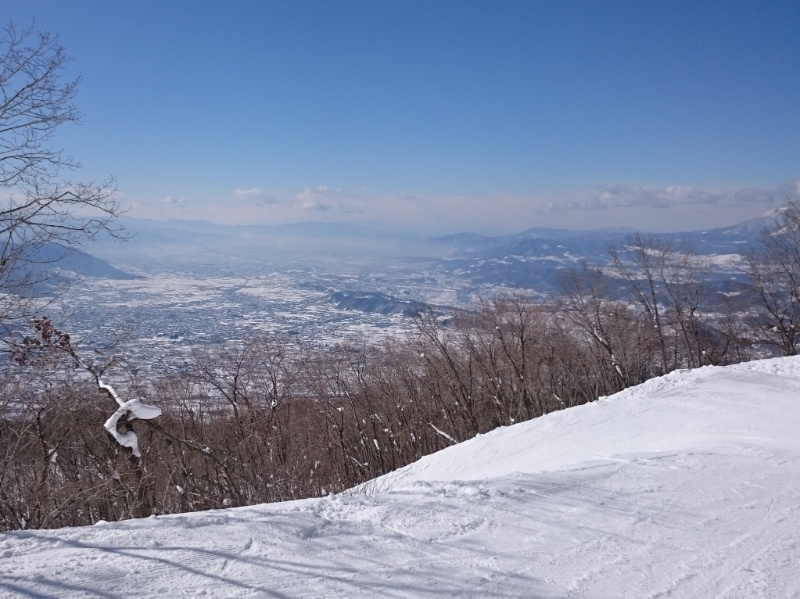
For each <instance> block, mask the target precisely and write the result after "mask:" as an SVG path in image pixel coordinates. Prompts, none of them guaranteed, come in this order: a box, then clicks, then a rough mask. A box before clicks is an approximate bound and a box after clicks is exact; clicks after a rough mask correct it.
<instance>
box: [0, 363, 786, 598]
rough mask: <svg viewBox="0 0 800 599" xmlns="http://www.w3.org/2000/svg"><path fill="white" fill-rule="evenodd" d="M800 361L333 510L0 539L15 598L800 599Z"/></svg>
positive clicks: (604, 409)
mask: <svg viewBox="0 0 800 599" xmlns="http://www.w3.org/2000/svg"><path fill="white" fill-rule="evenodd" d="M798 563H800V358H783V359H777V360H768V361H762V362H752V363H748V364H741V365H737V366H731V367H726V368H712V367H708V368H702V369H698V370H695V371H692V372H685V371H684V372H676V373H673V374H670V375H668V376H666V377H663V378H660V379H654V380H651V381H649V382H648V383H646V384H644V385H641V386H640V387H636V388H632V389H629V390H627V391H625V392H623V393H620V394H618V395H615V396H613V397H610V398H606V399H603V400H601V401H599V402H596V403H593V404H588V405H585V406H581V407H577V408H571V409H568V410H564V411H562V412H558V413H554V414H550V415H548V416H545V417H543V418H540V419H538V420H535V421H531V422H526V423H522V424H518V425H515V426H512V427H507V428H504V429H500V430H497V431H494V432H492V433H490V434H487V435H483V436H481V437H478V438H475V439H473V440H471V441H468V442H466V443H462V444H460V445H456V446H452V447H450V448H448V449H446V450H444V451H441V452H439V453H438V454H435V455H432V456H428V457H427V458H424V459H423V460H421V461H419V462H418V463H416V464H412V465H411V466H409V467H407V468H405V469H403V470H401V471H398V472H395V473H392V474H390V475H388V476H385V477H383V478H381V479H377V480H376V481H373V482H372V483H369V484H367V485H365V486H364V487H363V488H361V489H359V490H358V491H352V492H350V493H345V494H342V495H338V496H333V497H328V498H323V499H313V500H304V501H294V502H287V503H282V504H272V505H260V506H254V507H248V508H235V509H226V510H216V511H211V512H204V513H196V514H186V515H176V516H167V517H151V518H148V519H144V520H131V521H126V522H120V523H99V524H97V525H95V526H92V527H85V528H72V529H61V530H56V531H28V532H15V533H6V534H2V535H0V595H2V596H9V597H17V596H18V597H62V598H71V597H103V598H121V597H134V596H135V597H145V598H148V597H152V598H156V597H157V598H159V599H161V598H163V597H170V598H172V597H220V598H222V597H280V598H287V597H473V598H478V597H481V598H483V597H546V598H563V597H587V598H589V597H591V598H598V599H599V598H612V597H613V598H617V597H630V598H635V599H641V598H645V597H647V598H655V597H667V596H668V597H679V598H681V597H682V598H699V597H702V598H710V597H720V598H722V597H731V598H732V597H742V598H745V597H747V598H750V597H775V598H778V597H780V598H784V597H800V567H798Z"/></svg>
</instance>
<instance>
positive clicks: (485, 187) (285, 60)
mask: <svg viewBox="0 0 800 599" xmlns="http://www.w3.org/2000/svg"><path fill="white" fill-rule="evenodd" d="M0 6H2V12H0V15H4V20H6V21H8V20H13V21H15V22H16V23H17V24H18V25H19V26H22V25H27V24H29V23H30V22H31V21H32V19H33V18H36V20H37V23H38V26H39V28H41V29H46V30H50V31H53V32H56V33H58V34H59V35H60V37H61V40H62V42H63V44H64V45H65V47H66V48H67V50H68V52H69V53H70V54H71V56H72V57H73V59H74V60H73V61H72V63H71V65H70V69H71V70H72V71H74V72H76V73H77V72H80V73H81V74H82V76H83V83H82V85H81V89H80V92H79V95H78V105H79V107H80V109H81V111H82V112H83V113H84V115H85V116H84V118H83V123H82V124H81V125H80V126H69V127H65V128H64V129H63V130H62V131H61V132H60V133H59V135H58V139H57V142H58V143H59V144H61V145H63V146H64V147H65V148H66V149H67V151H68V152H69V153H70V154H72V155H73V156H74V157H75V158H76V159H78V160H79V161H80V162H81V163H82V164H83V169H82V170H81V171H80V172H79V173H78V175H76V176H77V177H78V178H80V179H84V180H85V179H102V178H104V177H105V176H107V175H114V176H116V178H117V180H118V185H119V189H120V192H121V194H122V195H123V197H124V200H125V201H126V202H127V203H129V204H130V206H131V211H130V215H131V216H142V217H155V218H168V217H177V218H205V219H209V220H213V221H217V222H248V223H254V222H258V223H265V224H276V223H284V222H294V221H305V220H331V221H346V222H356V223H362V224H369V225H377V226H400V227H406V228H408V227H414V228H420V229H425V230H431V231H433V230H440V231H458V230H466V229H472V230H479V231H482V232H501V231H514V230H521V229H524V228H527V227H531V226H565V227H571V228H583V227H592V228H594V227H600V226H612V227H613V226H635V227H640V228H643V229H647V230H670V229H673V230H675V229H686V228H704V227H709V226H715V225H725V224H732V223H734V222H738V221H740V220H744V219H747V218H751V217H754V216H757V215H758V214H760V213H761V212H763V211H764V210H767V209H769V208H771V207H774V206H776V205H778V204H780V203H781V202H782V201H783V200H785V199H786V198H787V197H794V196H795V195H797V194H798V192H799V191H800V190H799V189H798V184H797V181H798V180H799V179H800V36H798V32H799V31H800V3H798V2H795V1H791V2H790V1H785V2H769V1H761V2H756V1H753V2H738V1H736V0H729V1H725V2H711V1H709V2H698V1H696V0H695V1H691V2H680V1H674V0H670V1H663V2H649V1H630V2H628V1H599V0H598V1H596V2H578V1H570V0H560V1H552V2H549V1H535V0H530V1H526V2H514V1H492V2H489V1H487V2H469V1H459V2H445V1H443V0H428V1H425V2H414V1H405V0H404V1H402V2H400V1H398V2H389V1H377V0H375V1H370V2H349V1H336V2H332V1H319V2H305V1H293V2H267V1H251V0H237V1H228V2H222V1H219V2H203V1H172V2H166V1H163V0H162V1H160V2H154V1H149V0H141V1H137V2H107V1H82V0H75V1H72V2H63V1H56V0H53V1H41V0H26V1H25V2H7V1H3V2H2V4H0Z"/></svg>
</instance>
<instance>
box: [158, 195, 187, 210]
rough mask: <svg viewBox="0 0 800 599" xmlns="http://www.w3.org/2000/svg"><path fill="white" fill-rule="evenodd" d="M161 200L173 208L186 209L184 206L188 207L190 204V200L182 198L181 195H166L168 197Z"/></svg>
mask: <svg viewBox="0 0 800 599" xmlns="http://www.w3.org/2000/svg"><path fill="white" fill-rule="evenodd" d="M161 202H162V203H163V204H166V205H167V206H170V207H172V208H180V209H184V208H186V207H187V206H188V202H187V201H186V200H185V199H184V198H182V197H180V196H171V195H169V196H166V197H164V198H162V199H161Z"/></svg>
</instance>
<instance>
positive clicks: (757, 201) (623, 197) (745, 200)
mask: <svg viewBox="0 0 800 599" xmlns="http://www.w3.org/2000/svg"><path fill="white" fill-rule="evenodd" d="M797 197H800V181H790V182H787V183H784V184H782V185H779V186H778V187H775V188H772V189H759V188H743V189H733V190H722V191H720V190H709V189H704V188H700V187H692V186H682V185H670V186H667V187H662V188H655V187H643V186H638V185H625V184H620V185H609V186H603V187H600V188H598V190H597V192H596V193H595V194H593V195H591V196H590V197H589V198H587V199H586V200H573V201H567V202H558V203H548V204H546V205H545V206H544V207H543V212H545V213H558V212H571V211H582V210H608V209H616V208H646V209H657V210H658V209H671V208H686V207H691V206H697V207H702V206H707V207H708V206H710V207H715V206H716V207H719V208H725V207H743V206H753V207H754V208H757V207H759V206H761V207H764V208H765V209H766V208H768V207H772V206H775V205H779V204H781V203H783V202H785V201H786V200H787V199H788V198H797Z"/></svg>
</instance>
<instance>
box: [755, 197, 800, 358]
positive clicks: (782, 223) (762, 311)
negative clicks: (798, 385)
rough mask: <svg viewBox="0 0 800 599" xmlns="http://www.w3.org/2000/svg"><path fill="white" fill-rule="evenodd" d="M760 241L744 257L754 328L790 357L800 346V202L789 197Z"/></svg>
mask: <svg viewBox="0 0 800 599" xmlns="http://www.w3.org/2000/svg"><path fill="white" fill-rule="evenodd" d="M759 241H760V251H754V252H751V253H750V254H749V255H748V257H747V259H748V265H749V275H750V284H751V289H752V291H753V292H754V295H755V297H756V304H757V305H758V307H759V310H758V313H757V314H756V325H757V330H759V329H760V330H762V331H764V332H765V333H766V338H765V339H764V340H766V341H767V342H768V343H769V344H771V345H774V346H775V347H777V348H778V350H779V352H780V353H781V354H782V355H787V356H790V355H791V356H793V355H796V354H797V353H798V346H800V202H798V201H797V200H789V201H788V202H787V203H786V205H785V206H784V208H783V211H782V212H781V215H780V218H779V220H778V222H777V223H776V224H775V225H774V226H773V227H770V228H768V229H766V230H765V231H764V232H763V233H762V234H761V237H760V239H759Z"/></svg>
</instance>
